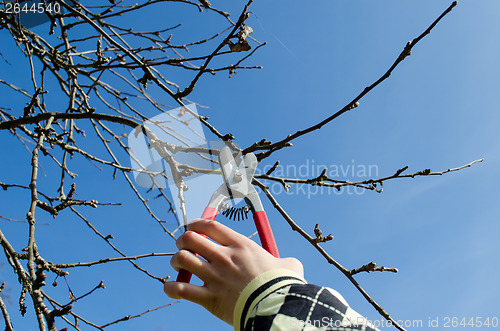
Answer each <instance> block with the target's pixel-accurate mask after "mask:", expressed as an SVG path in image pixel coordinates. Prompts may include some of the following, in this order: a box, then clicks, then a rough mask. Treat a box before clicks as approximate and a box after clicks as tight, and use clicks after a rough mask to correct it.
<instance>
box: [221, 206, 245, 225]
mask: <svg viewBox="0 0 500 331" xmlns="http://www.w3.org/2000/svg"><path fill="white" fill-rule="evenodd" d="M249 211H250V207H249V206H248V205H246V206H243V207H239V208H236V207H232V206H230V205H228V204H227V203H222V204H221V205H220V207H219V212H220V213H221V214H222V215H224V216H226V218H228V219H230V220H233V221H243V220H245V219H247V218H248V212H249Z"/></svg>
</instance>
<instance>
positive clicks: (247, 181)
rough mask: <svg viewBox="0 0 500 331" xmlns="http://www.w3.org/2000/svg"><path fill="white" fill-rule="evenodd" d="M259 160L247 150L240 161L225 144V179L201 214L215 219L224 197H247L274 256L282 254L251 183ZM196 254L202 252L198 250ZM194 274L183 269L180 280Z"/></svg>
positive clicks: (222, 163) (221, 155) (221, 157)
mask: <svg viewBox="0 0 500 331" xmlns="http://www.w3.org/2000/svg"><path fill="white" fill-rule="evenodd" d="M257 163H258V161H257V157H256V156H255V154H253V153H248V154H245V156H244V157H243V159H242V160H241V162H239V165H238V164H237V163H236V160H235V159H234V157H233V154H232V153H231V150H230V149H229V147H227V146H224V147H223V148H222V149H221V150H220V152H219V165H220V168H221V171H222V177H223V179H224V183H223V184H222V185H221V186H220V187H219V188H218V189H217V190H216V191H215V192H214V194H213V195H212V197H211V199H210V201H209V203H208V205H207V207H206V208H205V210H204V212H203V214H202V216H201V218H204V219H207V220H215V218H216V217H217V214H218V213H219V211H220V210H221V207H222V206H223V205H224V204H225V203H224V202H225V201H227V200H232V199H238V198H241V199H244V200H245V202H246V203H247V205H248V207H249V209H250V210H251V211H252V214H253V220H254V222H255V227H256V228H257V232H258V234H259V238H260V242H261V244H262V247H263V248H264V249H265V250H266V251H268V252H269V253H271V255H273V256H274V257H278V258H279V252H278V247H277V246H276V241H275V240H274V235H273V232H272V230H271V225H270V224H269V220H268V218H267V215H266V212H265V211H264V208H263V207H262V202H261V201H260V198H259V194H258V193H257V191H256V190H255V187H254V186H253V185H252V179H253V176H254V174H255V169H256V168H257ZM238 212H241V213H243V210H242V209H240V210H239V211H238ZM242 216H243V215H242ZM196 255H197V256H199V255H198V254H196ZM191 276H192V274H191V272H189V271H187V270H184V269H181V270H180V272H179V274H178V276H177V281H178V282H184V283H189V281H190V280H191Z"/></svg>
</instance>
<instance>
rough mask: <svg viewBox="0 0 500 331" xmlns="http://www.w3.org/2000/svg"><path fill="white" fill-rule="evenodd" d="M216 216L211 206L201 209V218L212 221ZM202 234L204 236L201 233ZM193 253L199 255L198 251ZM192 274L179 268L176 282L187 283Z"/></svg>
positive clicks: (215, 211) (215, 210)
mask: <svg viewBox="0 0 500 331" xmlns="http://www.w3.org/2000/svg"><path fill="white" fill-rule="evenodd" d="M216 217H217V209H216V208H212V207H207V208H205V210H204V211H203V215H201V218H204V219H206V220H211V221H214V220H215V218H216ZM202 236H204V237H206V236H205V235H203V234H202ZM194 255H196V256H200V255H199V254H198V253H194ZM192 276H193V274H192V273H191V272H189V271H187V270H185V269H181V270H180V271H179V274H178V275H177V279H176V282H182V283H189V282H190V281H191V277H192Z"/></svg>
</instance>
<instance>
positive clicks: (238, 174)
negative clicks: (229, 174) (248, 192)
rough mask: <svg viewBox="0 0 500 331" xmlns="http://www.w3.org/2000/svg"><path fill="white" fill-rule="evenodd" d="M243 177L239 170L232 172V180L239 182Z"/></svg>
mask: <svg viewBox="0 0 500 331" xmlns="http://www.w3.org/2000/svg"><path fill="white" fill-rule="evenodd" d="M242 179H243V175H242V174H241V172H236V173H235V174H234V177H233V180H234V181H235V182H236V183H239V182H241V180H242Z"/></svg>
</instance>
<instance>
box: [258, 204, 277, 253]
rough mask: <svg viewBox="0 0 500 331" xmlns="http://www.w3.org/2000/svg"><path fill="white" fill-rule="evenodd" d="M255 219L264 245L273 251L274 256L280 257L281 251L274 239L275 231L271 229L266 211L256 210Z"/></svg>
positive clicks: (270, 251) (269, 250)
mask: <svg viewBox="0 0 500 331" xmlns="http://www.w3.org/2000/svg"><path fill="white" fill-rule="evenodd" d="M253 220H254V222H255V227H256V228H257V232H258V233H259V237H260V243H261V244H262V247H263V248H264V249H265V250H266V251H268V252H269V253H271V255H272V256H274V257H277V258H279V257H280V253H279V252H278V246H276V241H275V240H274V236H273V231H272V230H271V225H270V224H269V220H268V219H267V215H266V212H265V211H256V212H255V213H254V214H253Z"/></svg>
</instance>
